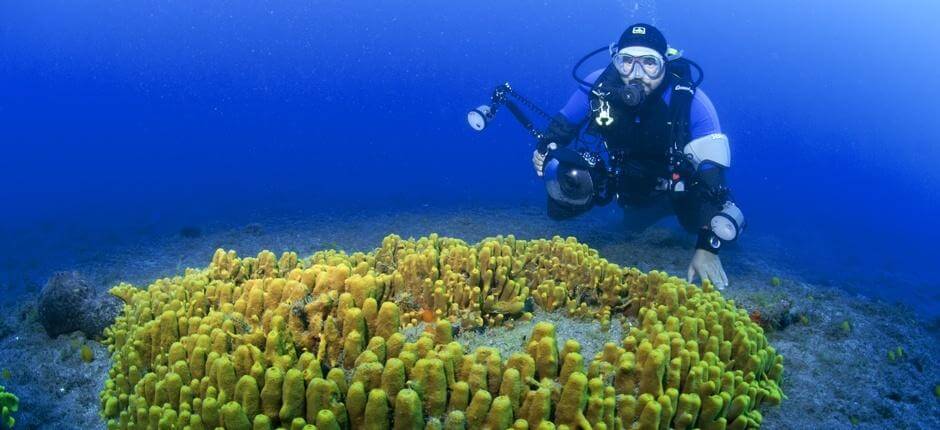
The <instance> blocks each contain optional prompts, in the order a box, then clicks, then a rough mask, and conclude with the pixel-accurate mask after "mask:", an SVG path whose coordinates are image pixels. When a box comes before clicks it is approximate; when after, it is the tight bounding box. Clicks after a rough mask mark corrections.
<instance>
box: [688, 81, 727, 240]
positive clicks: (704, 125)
mask: <svg viewBox="0 0 940 430" xmlns="http://www.w3.org/2000/svg"><path fill="white" fill-rule="evenodd" d="M715 133H721V123H720V122H719V121H718V113H717V112H716V111H715V105H714V104H712V101H711V99H709V98H708V95H707V94H705V92H704V91H702V90H701V89H699V90H697V91H696V92H695V96H694V97H693V98H692V105H691V106H690V107H689V135H690V136H689V137H690V138H691V139H692V140H695V139H698V138H700V137H703V136H708V135H710V134H715ZM695 177H696V183H698V186H696V187H694V189H693V190H691V194H692V199H691V200H692V201H691V202H690V203H691V205H690V206H691V207H689V209H690V210H691V212H692V215H693V216H694V219H695V225H697V226H699V227H698V229H697V232H698V240H697V241H696V244H695V247H696V248H697V249H704V250H706V251H709V252H712V253H716V254H717V253H718V247H714V246H712V244H713V243H714V242H713V240H712V239H713V236H714V235H713V234H712V233H711V231H710V230H708V229H707V227H705V226H706V225H707V223H708V220H709V219H711V217H712V216H714V214H716V213H718V212H719V211H720V210H721V207H722V205H723V204H724V201H725V200H726V199H729V198H730V194H729V191H728V188H727V185H726V180H725V168H724V167H723V166H720V165H718V164H715V163H710V162H706V163H702V164H701V165H699V166H698V169H697V171H696V172H695Z"/></svg>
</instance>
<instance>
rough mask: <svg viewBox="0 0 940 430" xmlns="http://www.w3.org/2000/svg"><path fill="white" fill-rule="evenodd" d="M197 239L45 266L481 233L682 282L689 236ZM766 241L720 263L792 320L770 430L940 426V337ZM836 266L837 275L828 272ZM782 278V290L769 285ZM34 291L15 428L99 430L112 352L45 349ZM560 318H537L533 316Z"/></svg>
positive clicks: (521, 329)
mask: <svg viewBox="0 0 940 430" xmlns="http://www.w3.org/2000/svg"><path fill="white" fill-rule="evenodd" d="M201 230H202V233H201V234H200V235H199V236H198V237H182V236H179V235H172V236H164V237H147V238H141V240H140V241H139V243H137V244H136V245H133V246H126V245H121V246H116V247H114V248H113V249H111V248H102V247H97V248H95V249H94V256H92V257H89V258H86V259H82V263H80V264H78V265H74V266H69V267H56V266H55V262H54V261H50V262H47V263H48V264H49V273H50V275H51V272H52V271H56V270H76V271H78V272H80V273H81V274H82V275H83V276H85V277H86V278H87V279H88V280H89V281H91V282H92V283H93V284H94V285H96V286H97V287H98V288H100V289H107V288H109V287H110V286H113V285H114V284H116V283H117V282H120V281H126V282H130V283H132V284H134V285H136V286H138V287H146V286H147V285H148V284H149V283H150V282H151V281H153V280H154V279H157V278H160V277H165V276H172V275H175V274H179V273H182V271H183V269H184V268H186V267H205V266H207V265H208V263H209V261H210V259H211V256H212V253H213V251H214V250H215V249H216V248H220V247H221V248H226V249H234V250H236V251H238V253H239V255H243V256H245V255H254V254H256V253H257V252H259V251H261V250H263V249H268V250H271V251H274V252H275V253H280V252H282V251H288V250H290V251H296V252H298V254H300V255H302V256H306V255H309V254H312V253H313V252H315V251H316V250H320V249H327V248H339V249H344V250H346V251H369V250H371V249H373V248H375V247H377V246H379V245H380V244H381V240H382V238H383V237H384V236H386V235H388V234H393V233H394V234H398V235H400V236H402V237H409V236H413V237H418V236H425V235H427V234H430V233H438V234H440V235H442V236H452V237H457V238H461V239H464V240H466V241H468V242H470V243H474V242H476V241H479V240H480V239H483V238H485V237H488V236H495V235H498V234H503V235H505V234H514V235H515V236H516V237H517V238H520V239H530V238H548V237H552V236H554V235H560V236H575V237H577V238H578V240H580V241H582V242H585V243H587V244H588V245H590V246H591V247H592V248H595V249H597V250H598V251H599V252H600V254H601V255H602V256H603V257H605V258H607V259H608V260H609V261H611V262H614V263H617V264H620V265H624V266H635V267H638V268H640V269H642V270H651V269H659V270H665V271H667V272H669V273H671V274H675V275H680V276H681V275H684V273H685V270H686V266H687V264H688V260H689V258H690V257H691V250H690V248H691V244H692V241H693V239H692V238H691V237H688V236H687V235H685V234H684V233H681V232H679V231H677V230H676V229H675V228H670V227H668V226H654V227H651V228H649V229H646V230H645V231H642V232H639V233H635V232H630V231H629V229H628V228H625V227H624V226H623V225H622V223H621V222H619V217H618V216H617V215H616V214H614V213H613V212H611V211H608V212H606V213H605V212H601V213H599V214H592V215H589V216H584V217H582V218H580V219H576V220H571V221H565V222H554V221H551V220H549V219H547V218H546V217H545V215H544V213H543V211H542V208H541V207H530V206H523V207H500V208H486V209H473V210H466V209H460V210H450V209H448V210H440V209H436V208H432V207H425V208H423V210H415V211H408V212H394V213H375V212H374V211H370V212H364V213H360V214H350V213H346V214H342V215H337V214H334V215H326V216H324V215H318V216H310V217H304V218H290V219H258V220H255V222H253V223H252V224H250V225H246V226H239V227H234V228H233V227H230V226H201ZM787 252H789V250H787V249H783V248H782V247H780V246H779V244H778V243H777V242H775V241H774V240H772V239H768V238H758V237H755V238H749V239H747V240H745V241H744V242H743V243H742V244H740V245H738V246H736V247H734V248H731V249H728V250H726V252H723V254H722V260H723V262H724V265H725V269H726V270H727V272H728V275H729V278H730V279H731V282H732V285H731V286H729V287H728V288H727V289H726V290H725V292H724V294H725V296H726V297H729V298H732V299H734V300H735V301H736V302H737V303H738V305H740V306H742V307H744V308H745V309H747V310H748V311H749V312H751V311H753V310H763V311H764V312H765V314H767V315H770V314H774V313H776V314H777V315H784V316H785V318H786V319H788V320H789V321H790V322H791V323H790V324H789V325H787V326H786V327H784V328H782V329H779V330H771V331H769V332H768V338H769V339H770V342H771V344H772V345H773V346H774V347H775V348H776V349H777V351H779V352H780V353H781V354H783V356H784V358H785V361H784V365H785V375H784V381H783V390H784V392H785V394H786V396H787V398H786V399H785V400H784V401H783V403H782V405H781V406H779V407H764V408H762V410H761V412H762V413H763V415H764V426H763V427H762V428H765V429H840V428H847V429H853V428H858V429H937V428H940V398H938V397H937V396H936V395H935V394H934V389H935V387H936V385H937V384H940V360H938V359H937V357H940V342H938V340H940V333H938V331H940V330H938V327H937V324H936V323H935V322H934V323H930V322H928V321H927V320H925V319H923V317H920V316H918V315H916V314H915V313H914V312H913V311H911V310H910V309H909V308H908V307H905V306H902V305H898V304H893V303H887V302H884V301H880V300H875V299H871V298H868V297H864V296H860V295H856V294H852V293H849V292H848V291H847V290H846V289H843V288H837V287H832V286H821V285H817V284H814V283H812V282H811V281H807V280H806V277H805V276H802V274H800V273H799V270H796V268H793V267H788V264H787V263H785V261H786V258H785V257H786V254H787ZM833 270H838V268H833ZM773 277H779V278H780V279H781V282H780V283H779V285H773V284H772V283H771V282H770V280H771V278H773ZM34 299H35V294H33V295H32V296H30V295H27V296H25V297H20V298H18V299H17V300H15V301H10V300H2V299H0V304H2V309H3V311H2V312H0V369H7V370H9V376H10V378H9V379H3V378H2V377H0V385H4V386H6V387H7V389H8V390H9V391H12V392H14V393H15V394H17V395H18V396H19V397H20V411H19V412H18V414H17V415H16V417H17V421H18V422H17V427H18V428H54V429H91V428H104V427H105V426H104V423H103V422H102V421H101V420H100V418H99V415H98V410H99V408H98V392H99V391H100V389H101V388H102V386H103V384H104V381H105V379H106V378H107V371H108V368H109V366H110V362H109V359H108V357H107V351H106V349H105V348H104V347H103V346H101V345H100V344H99V343H97V342H95V341H89V340H86V339H84V337H82V336H81V335H80V334H72V335H64V336H59V337H58V338H56V339H50V338H49V337H48V336H47V335H46V334H45V332H44V331H43V330H42V327H41V326H40V324H39V323H38V322H36V319H35V305H34V302H33V300H34ZM559 318H560V316H559V315H555V314H546V313H541V312H539V313H536V318H535V319H536V320H543V319H545V320H558V319H559ZM559 327H560V328H559V333H558V334H559V338H560V339H562V340H563V339H565V338H569V337H575V336H577V337H578V340H579V341H580V342H581V343H582V345H583V347H584V349H585V352H586V354H587V355H586V356H591V354H593V352H592V351H597V350H599V349H600V347H601V346H602V345H603V343H604V342H607V341H614V342H619V340H620V339H619V336H620V333H619V330H616V329H612V330H610V331H609V332H603V331H601V330H597V329H596V324H594V323H593V322H590V321H578V322H576V323H571V324H564V325H560V326H559ZM527 332H528V331H527V327H525V326H524V325H519V326H517V327H516V328H515V329H513V330H502V329H493V330H488V331H487V332H486V333H483V334H482V335H481V334H478V333H473V332H470V333H468V334H467V335H466V336H467V337H466V338H465V339H464V341H465V342H467V343H468V344H469V345H470V346H471V347H474V346H477V345H483V344H487V345H493V346H497V347H506V348H514V347H517V346H518V345H517V342H519V339H520V338H521V334H520V333H522V334H524V333H527ZM82 344H88V345H89V346H90V347H91V348H92V350H93V351H94V354H95V359H94V360H93V361H92V362H91V363H85V362H83V361H82V360H81V358H80V355H79V353H78V348H79V346H80V345H82ZM898 347H900V348H901V349H902V350H903V351H904V356H903V357H902V358H901V359H899V360H894V361H893V362H892V361H891V360H889V359H888V351H890V350H896V349H897V348H898Z"/></svg>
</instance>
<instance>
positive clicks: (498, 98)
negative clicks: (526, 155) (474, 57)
mask: <svg viewBox="0 0 940 430" xmlns="http://www.w3.org/2000/svg"><path fill="white" fill-rule="evenodd" d="M509 96H512V98H514V99H516V100H518V102H519V104H522V105H523V106H526V107H527V108H529V109H530V110H532V111H533V112H535V113H536V114H538V115H540V116H543V117H545V118H547V119H550V118H551V117H550V116H549V115H548V114H547V113H545V111H544V110H542V109H541V108H539V107H538V106H536V105H535V104H534V103H532V102H531V101H529V99H527V98H525V97H523V96H521V95H519V93H517V92H515V91H514V90H513V89H512V87H511V86H510V85H509V83H508V82H507V83H504V84H502V85H499V86H497V87H496V88H495V89H494V90H493V95H492V96H491V97H490V104H488V105H481V106H479V107H477V108H476V109H473V110H471V111H470V112H468V113H467V123H469V124H470V127H471V128H473V129H474V130H476V131H483V129H485V128H486V126H487V124H488V123H489V122H490V121H491V120H493V118H494V117H495V116H496V111H497V110H498V109H499V108H500V107H501V106H506V109H509V112H510V113H512V116H513V117H515V118H516V121H518V122H519V124H521V125H522V127H523V128H525V129H526V131H527V132H528V133H529V134H530V135H532V137H534V138H536V139H542V138H543V137H544V134H543V133H542V132H541V131H539V130H538V129H536V128H535V125H534V123H533V122H532V120H531V119H530V118H529V116H528V115H526V113H525V112H524V111H523V110H522V108H521V107H520V106H519V104H517V103H516V102H514V101H513V100H510V99H509Z"/></svg>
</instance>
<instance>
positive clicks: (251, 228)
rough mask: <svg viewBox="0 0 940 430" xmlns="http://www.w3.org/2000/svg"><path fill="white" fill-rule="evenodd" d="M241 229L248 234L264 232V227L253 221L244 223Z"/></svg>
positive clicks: (258, 234)
mask: <svg viewBox="0 0 940 430" xmlns="http://www.w3.org/2000/svg"><path fill="white" fill-rule="evenodd" d="M242 231H243V232H244V233H245V234H247V235H249V236H261V235H262V234H264V227H263V226H261V224H259V223H256V222H253V223H249V224H246V225H245V227H244V228H242Z"/></svg>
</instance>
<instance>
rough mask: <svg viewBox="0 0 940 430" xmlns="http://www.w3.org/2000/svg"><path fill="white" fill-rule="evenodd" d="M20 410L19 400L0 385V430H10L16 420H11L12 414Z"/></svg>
mask: <svg viewBox="0 0 940 430" xmlns="http://www.w3.org/2000/svg"><path fill="white" fill-rule="evenodd" d="M19 408H20V399H18V398H17V397H16V396H14V395H13V393H8V392H7V391H6V389H5V388H3V386H2V385H0V429H12V428H13V424H15V423H16V420H14V419H13V413H14V412H16V411H17V410H18V409H19Z"/></svg>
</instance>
